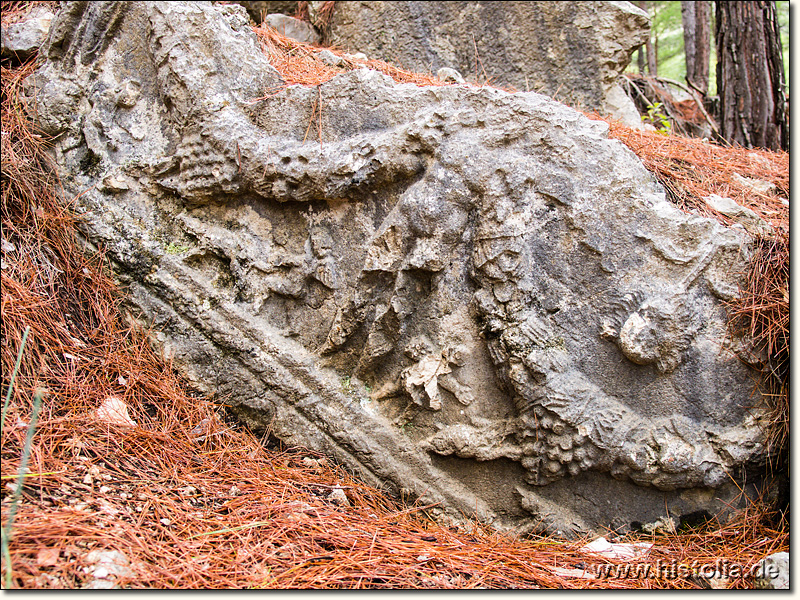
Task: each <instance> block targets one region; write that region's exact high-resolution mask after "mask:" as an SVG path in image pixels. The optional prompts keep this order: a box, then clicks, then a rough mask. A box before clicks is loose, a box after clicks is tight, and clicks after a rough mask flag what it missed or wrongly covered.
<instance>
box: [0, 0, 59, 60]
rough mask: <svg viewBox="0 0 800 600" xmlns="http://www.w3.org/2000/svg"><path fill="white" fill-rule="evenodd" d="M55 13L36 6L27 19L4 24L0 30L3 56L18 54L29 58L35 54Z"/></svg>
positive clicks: (0, 46)
mask: <svg viewBox="0 0 800 600" xmlns="http://www.w3.org/2000/svg"><path fill="white" fill-rule="evenodd" d="M52 21H53V13H52V12H50V11H49V10H46V9H41V8H35V9H34V10H33V11H32V12H31V13H30V14H29V15H28V16H27V17H26V18H25V19H23V20H22V21H19V22H17V23H10V24H9V25H4V26H3V28H2V30H1V31H0V52H1V53H2V56H3V58H5V57H9V56H16V57H17V58H18V59H20V60H27V59H28V58H30V57H31V56H33V55H34V54H35V53H36V52H37V51H38V50H39V47H40V46H41V45H42V43H43V42H44V40H45V38H46V37H47V32H48V31H49V30H50V23H51V22H52Z"/></svg>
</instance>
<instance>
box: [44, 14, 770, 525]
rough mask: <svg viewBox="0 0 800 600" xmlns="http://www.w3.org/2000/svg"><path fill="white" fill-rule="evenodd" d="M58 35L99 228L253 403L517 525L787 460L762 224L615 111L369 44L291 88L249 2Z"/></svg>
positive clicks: (281, 428)
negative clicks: (434, 81)
mask: <svg viewBox="0 0 800 600" xmlns="http://www.w3.org/2000/svg"><path fill="white" fill-rule="evenodd" d="M76 32H81V35H76ZM44 57H45V58H46V62H45V63H44V65H43V66H42V67H41V69H40V71H39V72H38V73H37V76H36V79H35V81H34V87H33V89H32V90H31V93H32V94H35V100H36V106H37V108H38V113H39V115H40V119H41V122H42V124H43V126H45V128H46V129H47V130H48V131H49V132H50V133H52V134H58V137H57V139H56V141H55V143H54V146H53V153H54V156H55V159H56V162H57V164H58V166H59V170H60V175H61V178H62V182H63V184H64V187H65V190H66V191H67V193H68V194H73V195H77V194H79V193H80V196H79V197H78V198H77V200H76V206H77V207H78V210H79V211H81V212H82V215H81V223H82V228H83V232H84V235H85V236H86V238H87V239H88V240H89V242H90V243H91V244H95V245H99V244H102V245H103V246H104V247H105V248H107V249H108V251H109V253H110V257H111V259H112V262H113V267H114V269H115V271H116V273H117V275H118V277H119V278H120V280H121V281H122V282H123V283H125V284H126V285H127V289H128V290H129V294H130V308H131V310H132V311H133V312H134V314H135V315H137V317H138V318H140V319H142V320H143V321H146V322H148V323H149V324H152V325H154V326H155V329H156V330H158V331H159V332H160V333H159V334H158V340H157V341H158V343H159V344H160V346H161V348H162V349H163V352H164V354H165V355H167V356H170V357H172V358H173V359H174V361H175V364H176V365H177V366H179V367H180V368H182V369H183V371H184V372H185V373H186V374H187V376H188V377H190V378H191V380H192V381H194V382H195V384H196V385H197V386H198V387H200V388H201V389H203V390H206V391H208V392H212V393H214V394H217V395H218V396H219V397H220V398H229V399H230V402H231V403H232V404H233V405H234V409H235V411H236V412H237V413H238V414H239V415H240V416H241V417H242V418H244V419H246V420H248V422H250V423H251V424H252V425H255V426H260V427H267V426H269V427H271V430H272V431H273V432H274V433H275V434H276V435H277V436H278V437H280V438H282V439H283V440H285V441H286V442H288V443H290V444H298V445H304V446H308V447H311V448H315V449H316V450H319V451H322V452H326V453H328V454H329V455H331V456H333V457H335V458H336V459H338V460H340V461H341V462H343V463H344V464H346V465H347V466H349V467H351V468H352V469H354V470H356V471H358V472H359V473H360V474H361V475H362V476H363V477H364V478H365V479H366V480H367V481H370V482H372V483H375V484H383V485H385V486H388V487H389V488H390V489H394V490H395V491H397V492H402V493H404V494H407V495H408V496H410V497H412V498H419V499H421V501H422V502H425V503H439V504H438V507H437V510H438V511H439V514H440V516H441V517H442V518H445V519H447V518H449V519H452V520H453V521H455V522H458V521H460V520H461V519H463V518H464V517H463V516H464V515H467V518H474V517H475V515H476V514H477V517H478V518H480V519H482V520H484V521H486V522H489V523H492V524H493V525H494V526H496V527H498V528H500V529H512V530H514V531H517V532H525V531H532V530H537V531H538V530H545V531H553V532H555V531H561V532H563V533H570V532H579V531H587V530H592V529H597V530H602V529H604V528H605V527H621V528H625V527H628V526H630V525H631V523H632V522H634V521H638V522H641V523H647V522H653V521H656V520H657V519H659V518H661V517H667V516H668V515H667V514H666V513H667V511H668V512H669V515H671V516H679V515H681V514H685V513H690V512H695V511H701V510H705V511H707V512H709V513H710V514H715V513H717V512H718V511H719V510H722V509H724V508H725V507H726V506H727V504H726V503H729V502H730V503H733V504H732V505H735V502H734V499H735V498H736V497H737V496H738V495H739V486H741V485H743V484H745V483H749V482H750V480H749V479H748V480H747V482H745V480H744V475H745V472H746V471H747V469H749V468H750V467H753V466H758V465H759V464H760V462H761V461H763V459H764V452H765V451H764V444H763V437H762V430H761V427H760V425H759V422H758V416H759V414H760V413H759V411H758V410H757V409H756V408H754V407H755V406H757V404H758V397H757V396H756V395H753V393H752V392H753V382H752V378H753V374H754V373H753V372H752V371H750V370H749V369H748V367H747V365H746V364H744V362H743V360H742V359H741V358H740V357H739V356H738V354H742V355H745V356H746V355H747V353H746V352H745V351H746V350H747V348H748V341H747V340H743V339H733V338H729V337H728V336H727V334H726V326H725V319H726V315H725V308H724V301H726V300H730V299H732V298H733V296H734V295H735V293H736V291H737V284H738V279H737V277H739V275H738V274H739V273H741V272H742V271H743V263H742V261H743V260H744V259H745V258H746V256H747V253H748V252H749V250H748V248H749V246H748V244H749V238H748V237H747V234H746V233H745V232H744V231H742V230H741V229H726V228H724V227H723V226H721V225H720V224H718V223H717V222H715V221H711V220H708V219H704V218H700V217H697V216H692V215H687V214H684V213H681V212H680V211H678V210H677V209H676V208H675V207H673V206H672V205H671V204H669V203H668V202H667V201H666V200H665V195H664V192H663V190H662V188H661V187H660V186H659V185H658V184H657V183H656V182H655V180H654V179H653V177H652V176H651V175H650V174H649V173H648V172H647V171H646V170H645V169H644V167H643V166H642V165H641V163H640V161H639V160H638V159H637V158H636V157H635V156H634V155H633V154H632V153H631V152H630V151H629V150H627V149H626V148H625V147H624V146H623V145H622V144H621V143H619V142H617V141H612V140H609V139H608V137H607V126H606V125H605V124H604V123H601V122H597V121H590V120H588V119H586V118H585V117H583V116H582V115H581V114H579V113H577V112H575V111H574V110H572V109H570V108H568V107H566V106H564V105H562V104H559V103H557V102H554V101H552V100H550V99H549V98H547V97H545V96H542V95H538V94H535V93H518V94H510V93H507V92H503V91H500V90H496V89H491V88H472V87H468V86H464V85H454V86H447V87H428V88H420V87H416V86H414V85H409V84H403V85H400V84H395V83H394V82H392V81H391V79H389V78H387V77H386V76H384V75H382V74H380V73H378V72H375V71H370V70H368V69H358V70H353V71H350V72H348V73H346V74H343V75H341V76H338V77H336V78H334V79H332V80H331V81H328V82H327V83H325V84H322V85H320V86H318V87H302V86H287V87H285V88H284V89H281V87H282V86H283V82H282V81H281V79H280V76H279V74H278V73H277V72H276V71H275V70H274V69H273V68H272V67H271V66H270V65H269V64H268V63H267V59H266V58H265V57H264V55H262V54H261V53H260V51H259V48H258V44H257V43H256V39H255V37H254V35H253V33H252V31H251V30H249V28H248V27H247V24H246V15H244V11H243V9H241V8H240V7H236V6H213V5H210V4H206V3H185V2H130V3H126V2H96V3H68V4H66V6H65V7H64V8H63V9H62V10H61V12H60V13H59V14H58V16H57V19H56V21H55V23H54V26H53V29H52V32H51V35H50V39H49V45H48V46H47V48H46V49H45V51H44ZM317 106H322V107H323V108H322V110H321V111H319V110H317V108H316V107H317ZM320 115H321V116H320Z"/></svg>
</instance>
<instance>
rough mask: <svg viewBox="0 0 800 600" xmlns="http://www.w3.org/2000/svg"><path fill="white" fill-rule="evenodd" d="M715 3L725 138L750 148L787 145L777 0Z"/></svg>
mask: <svg viewBox="0 0 800 600" xmlns="http://www.w3.org/2000/svg"><path fill="white" fill-rule="evenodd" d="M714 4H715V9H716V16H717V19H716V21H717V23H716V30H715V34H716V35H715V37H716V43H717V87H718V89H719V100H720V103H719V115H720V131H721V133H722V137H724V138H725V139H726V140H728V141H729V142H731V143H736V144H740V145H742V146H745V147H747V148H756V147H758V148H767V149H770V150H788V149H789V136H788V123H787V119H786V110H785V107H786V94H785V85H784V80H783V56H782V54H781V42H780V35H779V30H778V19H777V14H776V5H775V2H774V1H770V2H765V1H757V2H725V1H720V0H715V3H714Z"/></svg>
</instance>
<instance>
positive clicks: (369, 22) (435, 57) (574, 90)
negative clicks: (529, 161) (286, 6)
mask: <svg viewBox="0 0 800 600" xmlns="http://www.w3.org/2000/svg"><path fill="white" fill-rule="evenodd" d="M649 31H650V21H649V18H648V16H647V13H645V12H644V11H642V10H641V9H639V8H637V7H636V6H634V5H633V4H631V3H630V2H337V3H336V8H335V10H334V13H333V19H332V21H331V24H330V31H329V38H330V42H331V43H332V44H336V45H337V46H339V47H341V48H344V49H346V50H350V51H360V52H364V53H365V54H367V55H368V56H370V57H371V58H381V59H383V60H388V61H394V62H396V63H397V64H399V65H402V66H403V67H405V68H407V69H412V70H416V71H421V72H428V71H430V72H433V73H435V72H436V71H437V70H438V69H440V68H442V67H451V68H453V69H456V70H457V71H459V72H460V73H461V74H462V75H464V76H465V77H469V78H471V79H472V80H479V81H484V79H486V78H488V79H489V80H490V82H491V84H492V85H495V86H499V87H507V86H511V87H513V88H516V89H518V90H531V91H535V92H540V93H542V94H546V95H548V96H551V97H555V98H556V99H557V100H560V101H562V102H565V103H567V104H569V105H570V106H574V107H576V108H584V109H588V110H597V111H601V112H604V113H607V114H610V115H613V116H616V117H617V118H619V119H620V120H624V121H625V122H627V121H631V118H630V117H629V118H627V120H626V115H628V116H630V114H632V115H633V119H632V124H637V125H638V124H640V123H641V120H640V119H639V115H638V112H636V109H635V107H633V106H632V104H633V103H632V102H631V101H630V100H629V99H628V98H627V96H626V95H625V93H624V92H622V89H621V88H620V87H619V85H618V83H617V79H618V77H619V76H620V75H621V73H622V72H623V71H624V70H625V67H627V66H628V64H629V63H630V60H631V55H632V54H633V52H634V51H635V50H636V48H638V47H639V46H641V45H642V44H643V43H644V42H645V40H646V39H647V36H648V34H649ZM476 52H477V54H476ZM631 110H632V113H631Z"/></svg>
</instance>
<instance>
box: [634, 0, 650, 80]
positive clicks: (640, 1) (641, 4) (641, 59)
mask: <svg viewBox="0 0 800 600" xmlns="http://www.w3.org/2000/svg"><path fill="white" fill-rule="evenodd" d="M634 4H636V6H637V7H638V8H641V9H642V10H643V11H644V12H647V2H646V1H645V0H637V1H636V2H635V3H634ZM647 36H648V39H649V37H650V33H649V32H648V34H647ZM636 66H638V67H639V75H644V67H645V48H643V47H641V46H639V49H638V50H637V51H636Z"/></svg>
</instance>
